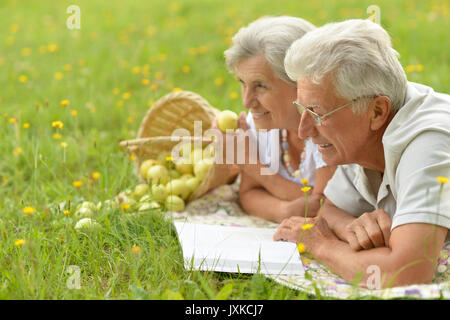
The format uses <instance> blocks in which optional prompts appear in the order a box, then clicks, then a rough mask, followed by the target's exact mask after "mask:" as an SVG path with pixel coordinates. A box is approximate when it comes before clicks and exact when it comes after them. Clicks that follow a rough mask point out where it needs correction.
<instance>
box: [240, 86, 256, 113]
mask: <svg viewBox="0 0 450 320" xmlns="http://www.w3.org/2000/svg"><path fill="white" fill-rule="evenodd" d="M242 104H243V105H244V108H246V109H250V108H251V107H255V106H256V105H257V99H256V95H255V94H254V92H253V91H252V90H242Z"/></svg>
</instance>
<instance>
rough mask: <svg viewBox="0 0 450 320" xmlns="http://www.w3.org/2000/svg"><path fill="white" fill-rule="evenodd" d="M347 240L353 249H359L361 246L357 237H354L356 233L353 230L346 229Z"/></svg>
mask: <svg viewBox="0 0 450 320" xmlns="http://www.w3.org/2000/svg"><path fill="white" fill-rule="evenodd" d="M347 242H348V244H349V246H350V248H352V249H353V250H354V251H359V250H361V249H362V247H361V246H360V245H359V242H358V238H356V234H355V233H354V232H353V231H348V235H347Z"/></svg>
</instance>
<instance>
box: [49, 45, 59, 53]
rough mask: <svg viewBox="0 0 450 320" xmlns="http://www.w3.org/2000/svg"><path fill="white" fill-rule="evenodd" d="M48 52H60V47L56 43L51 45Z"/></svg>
mask: <svg viewBox="0 0 450 320" xmlns="http://www.w3.org/2000/svg"><path fill="white" fill-rule="evenodd" d="M47 50H48V52H55V51H56V50H58V45H57V44H55V43H51V44H49V45H48V46H47Z"/></svg>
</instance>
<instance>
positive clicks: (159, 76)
mask: <svg viewBox="0 0 450 320" xmlns="http://www.w3.org/2000/svg"><path fill="white" fill-rule="evenodd" d="M163 77H164V74H163V73H162V72H161V71H158V72H156V73H155V78H156V79H158V80H161V79H162V78H163Z"/></svg>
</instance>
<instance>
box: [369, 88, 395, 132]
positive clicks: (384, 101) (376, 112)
mask: <svg viewBox="0 0 450 320" xmlns="http://www.w3.org/2000/svg"><path fill="white" fill-rule="evenodd" d="M370 108H371V110H370V129H372V130H373V131H376V130H378V129H380V128H381V127H383V126H384V125H385V124H386V122H387V121H388V120H389V119H390V115H391V99H389V97H387V96H378V97H376V98H374V99H373V100H372V102H371V105H370Z"/></svg>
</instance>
